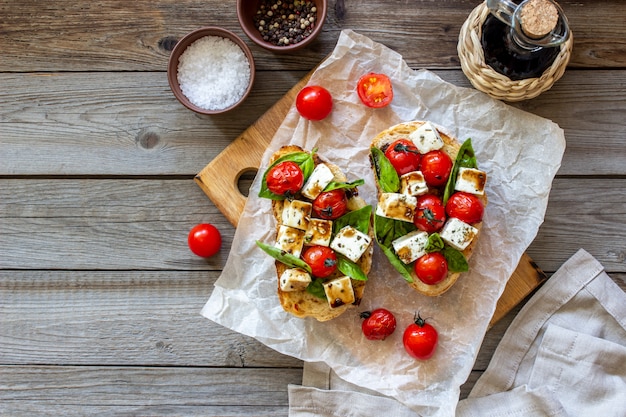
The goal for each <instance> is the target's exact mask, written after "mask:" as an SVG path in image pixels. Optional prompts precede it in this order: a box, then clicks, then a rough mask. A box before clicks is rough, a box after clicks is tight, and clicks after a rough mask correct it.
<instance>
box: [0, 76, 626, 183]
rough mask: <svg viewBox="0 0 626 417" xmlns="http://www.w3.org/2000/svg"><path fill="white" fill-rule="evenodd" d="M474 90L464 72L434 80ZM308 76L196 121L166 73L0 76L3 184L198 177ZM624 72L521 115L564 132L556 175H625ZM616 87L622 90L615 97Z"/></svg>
mask: <svg viewBox="0 0 626 417" xmlns="http://www.w3.org/2000/svg"><path fill="white" fill-rule="evenodd" d="M436 73H437V74H438V75H440V76H441V77H442V78H443V79H444V80H446V81H448V82H451V83H453V84H456V85H460V86H464V87H469V82H468V81H467V79H466V78H465V76H464V75H463V73H462V72H461V71H436ZM303 76H304V73H301V72H298V73H289V72H277V73H266V72H261V73H259V74H258V80H257V83H256V84H255V88H254V90H253V92H252V94H251V96H250V98H249V99H248V101H246V103H244V104H243V106H242V107H241V108H239V109H238V110H237V111H236V112H233V113H227V114H225V115H220V116H216V117H208V116H198V115H196V114H194V113H193V112H190V111H189V110H187V109H185V108H184V107H183V106H182V105H180V104H179V103H178V102H177V101H176V99H175V98H174V96H173V94H172V93H171V91H170V90H169V87H168V85H167V80H166V77H165V76H164V74H162V73H143V74H137V73H103V74H97V73H96V74H93V73H85V74H60V73H56V74H0V85H3V86H4V91H5V92H4V95H3V98H4V99H3V100H2V101H0V138H2V139H1V140H0V175H116V176H117V175H190V176H193V175H195V174H197V173H198V172H199V171H200V170H201V169H202V168H204V167H205V166H206V164H207V163H209V162H210V161H211V160H212V158H213V157H215V156H216V155H217V154H219V153H220V152H221V151H222V150H223V149H224V148H225V147H226V146H227V145H228V144H229V143H230V142H231V141H232V140H234V139H235V138H236V137H237V136H239V135H240V134H241V133H242V132H243V131H244V130H245V129H246V128H247V127H248V126H249V125H250V124H252V123H253V122H254V121H255V120H257V119H258V118H259V117H260V116H261V115H262V114H263V113H264V112H265V111H267V110H268V109H269V108H270V107H271V106H272V105H273V104H274V103H275V102H276V101H278V100H279V99H280V98H281V97H282V96H283V94H285V93H286V92H287V91H288V90H289V89H290V88H291V87H293V85H295V84H296V83H297V82H298V80H300V79H301V78H302V77H303ZM620 85H621V86H624V85H626V72H625V71H593V72H590V71H577V70H570V71H568V72H566V74H565V76H564V77H563V78H562V79H561V80H559V81H558V82H557V83H556V85H555V86H554V87H553V88H552V89H551V90H550V91H548V92H546V93H544V94H542V95H541V96H539V97H538V98H536V99H534V100H530V101H528V102H523V103H518V104H516V105H515V106H516V107H519V108H521V109H523V110H527V111H530V112H531V113H535V114H537V115H539V116H542V117H545V118H548V119H550V120H553V121H554V122H555V123H557V124H559V125H560V126H563V127H565V134H566V139H567V149H566V152H565V156H564V158H563V163H562V167H561V170H560V171H559V174H560V175H626V164H624V163H623V158H622V155H623V152H624V145H623V138H624V137H625V136H626V126H625V125H624V123H623V115H624V114H625V112H626V102H625V101H624V100H623V97H622V95H623V88H622V89H620V88H619V86H620ZM616 86H617V88H616Z"/></svg>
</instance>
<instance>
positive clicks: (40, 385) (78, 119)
mask: <svg viewBox="0 0 626 417" xmlns="http://www.w3.org/2000/svg"><path fill="white" fill-rule="evenodd" d="M329 3H330V7H329V13H328V17H327V21H326V24H325V26H324V31H323V33H322V34H321V36H320V38H319V39H318V40H317V41H316V42H315V43H314V44H313V45H312V46H310V47H309V48H308V49H306V50H304V51H301V52H298V53H294V54H291V55H274V54H272V53H269V52H267V51H265V50H262V49H260V48H258V47H256V46H253V45H252V43H251V42H250V41H249V40H248V39H247V38H246V37H245V35H244V33H243V31H242V30H241V29H240V27H239V25H238V22H237V17H236V11H235V6H234V4H235V2H234V1H232V2H224V1H214V0H203V1H196V0H181V1H176V2H175V1H166V0H151V1H144V0H137V1H133V2H130V1H126V0H123V1H122V0H103V1H72V2H70V1H62V0H48V1H46V2H40V1H34V0H22V1H20V2H17V1H12V0H0V35H1V39H0V97H1V99H0V414H1V415H7V416H19V415H60V414H63V415H66V416H82V415H93V414H99V415H150V416H160V415H185V416H192V415H204V416H206V415H212V416H217V415H220V416H286V415H287V408H288V398H287V385H288V384H299V383H300V382H301V378H302V362H300V361H299V360H296V359H293V358H289V357H285V356H282V355H280V354H278V353H276V352H274V351H273V350H271V349H269V348H267V347H265V346H264V345H262V344H260V343H259V342H257V341H255V340H253V339H250V338H248V337H245V336H242V335H240V334H237V333H235V332H232V331H229V330H226V329H225V328H223V327H221V326H219V325H216V324H214V323H212V322H210V321H208V320H206V319H204V318H202V317H201V316H200V309H201V308H202V306H203V305H204V303H205V302H206V300H207V299H208V297H209V295H210V293H211V290H212V285H213V283H214V282H215V280H216V279H217V277H218V276H219V274H220V271H221V269H222V268H223V266H224V263H225V261H226V258H227V256H228V252H229V249H230V245H231V242H232V238H233V234H234V228H233V226H231V224H230V223H229V222H228V221H227V220H226V218H225V217H224V215H223V214H222V213H221V212H219V211H218V210H217V209H216V208H215V206H214V205H213V204H212V202H211V201H210V200H209V199H208V198H207V196H206V195H205V194H204V193H203V192H202V190H201V189H200V188H199V187H198V185H196V184H195V183H194V180H193V178H194V176H195V174H197V173H198V172H199V171H200V170H201V169H202V168H203V167H204V166H205V165H206V164H207V163H209V162H210V161H211V160H212V158H214V157H215V156H216V155H218V154H219V153H220V152H221V151H222V150H223V149H224V148H225V147H226V146H227V145H228V144H229V143H230V142H231V141H232V140H233V139H234V138H236V137H237V136H238V135H239V134H241V132H242V131H244V130H245V129H246V128H247V127H248V126H250V125H251V124H252V123H253V122H254V121H255V120H256V119H257V118H259V117H260V116H261V115H262V114H263V113H264V112H265V111H266V110H267V109H269V108H270V107H271V106H272V104H274V103H275V102H276V101H277V100H279V99H280V97H282V96H283V95H284V94H285V93H286V92H287V91H288V90H289V89H290V88H291V87H292V86H293V85H295V84H296V83H297V82H298V80H300V79H301V78H302V77H303V76H304V75H305V74H307V73H308V72H309V71H310V70H311V69H312V68H313V67H314V66H315V65H316V64H318V63H319V62H320V61H321V60H322V59H323V58H324V57H325V56H326V55H327V54H328V53H330V51H331V50H332V49H333V47H334V45H335V43H336V41H337V38H338V36H339V33H340V31H341V30H342V29H353V30H355V31H356V32H359V33H362V34H365V35H367V36H369V37H371V38H372V39H373V40H375V41H377V42H380V43H383V44H385V45H387V46H389V47H390V48H392V49H394V50H396V51H398V52H399V53H400V54H402V55H403V57H404V58H405V60H406V61H407V63H408V64H409V65H410V66H411V67H412V68H416V69H417V68H428V69H431V70H433V71H434V72H436V73H437V74H438V75H440V76H441V77H442V78H443V79H445V80H446V81H449V82H451V83H454V84H456V85H460V86H466V87H470V83H469V81H468V80H467V78H466V77H465V76H464V74H463V73H462V71H461V69H460V64H459V59H458V55H457V52H456V45H457V39H458V34H459V30H460V28H461V25H462V24H463V22H464V20H465V19H466V17H467V16H468V15H469V13H470V12H471V11H472V9H473V8H474V7H475V6H477V5H478V4H479V1H478V0H473V1H467V0H457V1H452V0H451V1H446V2H435V1H411V2H408V1H396V0H391V1H390V0H370V1H367V2H365V1H355V0H332V1H330V2H329ZM560 4H561V6H562V7H563V9H564V11H565V13H566V15H567V16H568V17H569V21H570V24H571V26H572V28H573V32H574V36H575V43H574V50H573V54H572V57H571V61H570V64H569V67H568V69H567V71H566V73H565V75H564V77H563V78H562V79H561V80H560V81H558V82H557V83H556V85H555V86H554V87H553V88H552V89H551V90H550V91H548V92H546V93H544V94H542V95H541V96H539V97H538V98H536V99H533V100H529V101H525V102H521V103H517V104H512V105H513V106H515V107H519V108H521V109H524V110H527V111H529V112H531V113H535V114H537V115H540V116H542V117H545V118H548V119H551V120H553V121H554V122H556V123H558V124H559V125H560V126H561V127H562V128H563V129H564V130H565V136H566V140H567V149H566V151H565V155H564V158H563V161H562V166H561V169H560V171H559V172H558V175H557V178H556V179H555V181H554V184H553V189H552V192H551V195H550V200H549V206H548V210H547V214H546V217H545V222H544V223H543V225H542V226H541V228H540V231H539V233H538V236H537V238H536V239H535V241H534V242H533V243H532V245H531V246H530V247H529V248H528V251H527V253H528V254H529V255H530V256H531V258H532V259H533V260H534V261H535V262H536V263H537V264H538V266H539V267H540V268H541V269H543V270H544V271H545V272H546V273H547V274H548V275H550V274H552V273H553V272H554V271H555V270H556V269H557V268H558V267H559V266H560V265H561V264H562V263H563V262H564V261H565V260H566V259H567V258H569V257H570V256H571V255H572V254H573V253H574V252H575V251H576V250H577V249H578V248H581V247H583V248H585V249H586V250H587V251H589V252H590V253H591V254H592V255H594V256H595V257H596V258H597V259H598V260H599V261H600V262H601V263H602V264H604V266H605V267H606V269H607V271H608V272H609V274H610V275H611V276H612V277H613V278H614V280H615V281H616V282H617V283H618V284H619V285H620V286H621V287H622V288H625V287H626V211H625V210H626V209H625V207H626V204H625V203H626V163H625V157H626V152H625V151H626V26H625V25H624V21H626V7H625V6H624V3H623V1H622V0H605V1H591V0H586V1H573V0H572V1H570V0H564V1H561V2H560ZM208 25H219V26H223V27H225V28H228V29H231V30H233V31H234V32H235V33H237V34H239V35H240V36H241V37H242V38H243V39H244V40H245V41H246V42H247V43H248V44H249V45H250V46H251V47H252V50H253V53H254V55H255V58H256V66H257V81H256V84H255V86H254V89H253V91H252V94H251V95H250V97H249V98H248V100H247V101H246V103H245V104H244V105H243V106H242V107H241V108H240V109H238V110H237V111H235V112H231V113H228V114H225V115H220V116H213V117H209V116H199V115H197V114H194V113H192V112H191V111H189V110H187V109H185V108H184V107H183V106H181V105H180V104H179V103H178V102H177V101H176V99H175V98H174V96H173V94H172V93H171V91H170V89H169V86H168V83H167V77H166V71H165V69H166V63H167V59H168V56H169V52H170V50H171V49H172V47H173V45H174V44H175V43H176V41H177V39H179V38H180V37H182V36H183V35H184V34H186V33H187V32H189V31H191V30H193V29H196V28H198V27H201V26H208ZM242 187H244V188H245V184H243V185H242ZM200 222H211V223H214V224H215V225H216V226H217V227H218V228H219V229H220V230H221V232H222V234H223V237H224V243H223V246H222V250H221V252H220V254H219V255H218V256H216V257H213V258H210V259H208V260H203V259H201V258H198V257H195V256H194V255H192V254H191V252H190V251H189V249H188V247H187V243H186V238H187V233H188V231H189V229H191V227H192V226H194V225H195V224H197V223H200ZM517 311H518V310H517V309H516V310H514V311H512V312H511V313H510V314H508V315H507V316H506V317H505V318H504V319H502V320H500V321H499V322H498V323H497V324H496V325H495V327H493V328H492V329H491V330H490V331H489V332H488V333H487V335H486V337H485V340H484V344H483V346H482V349H481V351H480V353H479V355H478V358H477V360H476V363H475V366H474V371H473V372H472V374H471V376H470V378H469V380H468V381H467V383H466V384H465V385H463V387H462V394H461V395H462V397H464V396H466V395H467V393H468V392H469V390H470V389H471V387H472V385H473V383H474V381H475V380H476V378H478V377H479V376H480V374H481V372H482V371H483V370H484V369H485V368H486V366H487V364H488V362H489V360H490V358H491V356H492V354H493V352H494V349H495V347H496V346H497V344H498V342H499V340H500V338H501V337H502V335H503V333H504V331H505V330H506V328H507V326H508V324H509V323H510V322H511V320H512V319H513V318H514V316H515V313H516V312H517Z"/></svg>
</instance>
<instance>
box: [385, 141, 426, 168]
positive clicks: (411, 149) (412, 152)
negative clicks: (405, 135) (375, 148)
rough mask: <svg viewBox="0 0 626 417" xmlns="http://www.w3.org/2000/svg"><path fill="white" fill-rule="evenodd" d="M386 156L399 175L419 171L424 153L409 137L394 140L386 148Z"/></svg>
mask: <svg viewBox="0 0 626 417" xmlns="http://www.w3.org/2000/svg"><path fill="white" fill-rule="evenodd" d="M385 156H386V157H387V159H389V162H391V165H393V167H394V168H395V169H396V172H397V173H398V175H403V174H406V173H407V172H411V171H417V170H418V169H419V166H420V160H421V159H422V155H421V154H420V153H419V151H418V150H417V147H416V146H415V144H414V143H413V142H412V141H410V140H408V139H398V140H396V141H394V142H392V143H391V144H390V145H389V146H388V147H387V149H386V150H385Z"/></svg>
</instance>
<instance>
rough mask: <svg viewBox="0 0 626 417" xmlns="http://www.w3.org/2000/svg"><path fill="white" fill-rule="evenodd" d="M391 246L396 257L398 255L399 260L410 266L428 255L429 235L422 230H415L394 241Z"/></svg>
mask: <svg viewBox="0 0 626 417" xmlns="http://www.w3.org/2000/svg"><path fill="white" fill-rule="evenodd" d="M391 245H392V246H393V250H394V251H395V252H396V255H398V258H400V260H401V261H402V262H404V263H405V264H407V265H408V264H410V263H411V262H413V261H415V260H417V259H418V258H421V257H422V256H424V255H426V245H428V233H426V232H424V231H422V230H415V231H413V232H411V233H408V234H406V235H404V236H402V237H400V238H398V239H396V240H394V241H393V242H391Z"/></svg>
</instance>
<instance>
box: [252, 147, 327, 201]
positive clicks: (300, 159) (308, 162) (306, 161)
mask: <svg viewBox="0 0 626 417" xmlns="http://www.w3.org/2000/svg"><path fill="white" fill-rule="evenodd" d="M314 152H315V151H313V152H311V153H309V152H294V153H289V154H287V155H283V156H281V157H280V158H278V159H277V160H276V161H274V162H273V163H272V164H271V165H270V166H269V167H268V168H267V169H266V170H265V172H264V173H263V181H262V183H261V189H260V190H259V197H262V198H269V199H270V200H284V199H285V196H283V195H279V194H274V193H273V192H271V191H270V190H269V189H268V188H267V174H268V173H269V172H270V170H271V169H272V168H273V167H274V166H276V165H278V164H280V163H281V162H285V161H291V162H295V163H296V164H298V166H300V169H302V175H303V176H304V181H306V180H307V179H308V178H309V177H310V176H311V173H312V172H313V169H315V162H314V161H313V153H314Z"/></svg>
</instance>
